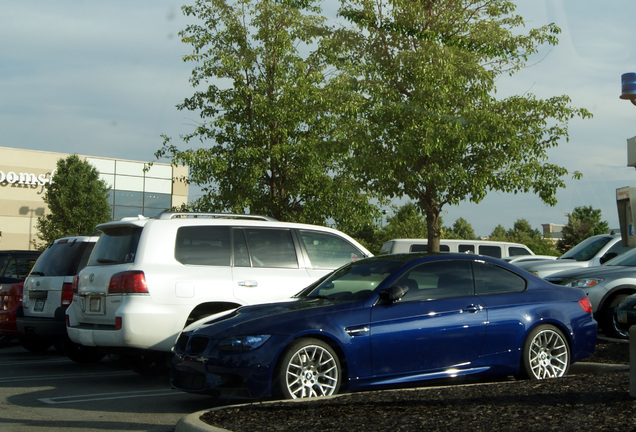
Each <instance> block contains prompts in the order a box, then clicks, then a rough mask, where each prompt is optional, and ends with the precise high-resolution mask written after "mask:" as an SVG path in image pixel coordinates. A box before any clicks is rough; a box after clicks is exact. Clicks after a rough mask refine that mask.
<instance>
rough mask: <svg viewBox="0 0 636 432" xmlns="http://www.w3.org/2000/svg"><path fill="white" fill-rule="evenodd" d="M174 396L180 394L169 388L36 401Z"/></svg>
mask: <svg viewBox="0 0 636 432" xmlns="http://www.w3.org/2000/svg"><path fill="white" fill-rule="evenodd" d="M176 394H181V392H179V391H177V390H174V389H170V388H164V389H160V390H143V391H134V392H117V393H97V394H88V395H75V396H59V397H52V398H43V399H38V400H39V401H40V402H42V403H45V404H49V405H57V404H68V403H83V402H92V401H101V400H112V399H127V398H133V397H139V396H143V397H149V396H174V395H176Z"/></svg>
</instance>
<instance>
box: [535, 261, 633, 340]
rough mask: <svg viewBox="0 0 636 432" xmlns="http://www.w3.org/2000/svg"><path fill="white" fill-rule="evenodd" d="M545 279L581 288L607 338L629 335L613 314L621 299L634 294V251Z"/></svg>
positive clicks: (554, 274)
mask: <svg viewBox="0 0 636 432" xmlns="http://www.w3.org/2000/svg"><path fill="white" fill-rule="evenodd" d="M545 280H547V281H548V282H551V283H554V284H557V285H564V286H570V287H576V288H581V289H583V291H584V292H585V294H586V295H587V296H588V298H589V299H590V303H591V304H592V310H593V311H594V318H595V319H596V321H597V322H598V324H599V327H600V329H601V330H602V331H603V333H605V335H607V336H610V337H616V338H623V339H625V338H627V336H628V334H627V332H626V331H625V330H624V328H622V327H621V326H619V325H618V323H617V322H616V316H615V313H614V312H615V309H616V307H617V306H618V304H619V303H620V302H621V300H623V299H624V298H625V297H627V296H629V295H631V294H636V249H632V250H630V251H629V252H627V253H625V254H622V255H619V256H617V257H616V258H614V259H612V260H609V261H608V262H606V263H605V264H603V265H601V266H598V267H589V268H579V269H572V270H566V271H563V272H557V273H553V274H551V275H550V276H547V277H546V278H545Z"/></svg>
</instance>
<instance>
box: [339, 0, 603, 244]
mask: <svg viewBox="0 0 636 432" xmlns="http://www.w3.org/2000/svg"><path fill="white" fill-rule="evenodd" d="M514 9H515V6H514V4H513V3H512V2H510V1H506V0H490V1H484V0H461V1H451V0H442V1H438V2H424V3H422V2H412V1H410V0H387V1H383V0H345V1H344V2H343V6H342V8H341V10H340V14H341V15H342V16H343V17H345V18H346V19H348V20H349V22H350V23H351V24H352V25H353V27H354V28H352V29H339V30H338V31H336V32H334V39H335V40H337V41H338V43H337V44H336V43H334V45H338V46H340V47H341V49H342V50H346V52H347V54H348V55H347V56H342V57H339V58H341V59H342V63H341V64H340V65H339V67H340V70H341V71H342V74H341V75H340V76H339V79H338V80H337V81H336V83H337V84H339V85H340V87H339V90H340V92H341V93H343V94H345V93H349V96H348V97H346V98H344V97H341V100H346V101H347V103H346V105H344V106H339V107H340V108H341V109H342V111H341V112H340V114H341V116H340V118H341V125H342V126H341V128H340V130H341V131H342V133H343V135H344V136H347V137H348V142H349V143H350V146H351V148H350V151H349V153H348V156H349V157H348V160H347V166H348V167H349V170H350V171H351V172H353V173H355V175H356V176H357V177H358V178H360V179H362V180H364V181H365V184H366V185H367V186H368V188H369V190H370V191H373V193H375V194H377V195H378V196H380V197H386V198H389V199H390V198H393V197H409V198H411V199H413V200H414V202H415V204H416V205H417V207H418V208H419V209H420V211H421V212H423V213H424V214H425V215H426V222H427V228H428V235H427V237H428V240H429V248H430V249H431V250H437V248H438V247H439V238H440V237H441V234H442V229H441V223H440V218H439V216H440V214H441V211H442V209H443V208H444V207H445V206H447V205H456V204H458V203H459V202H461V201H463V200H470V201H473V202H479V201H481V200H482V199H483V198H484V197H485V195H486V194H487V192H488V191H491V190H497V191H501V192H508V193H521V192H523V193H525V192H532V193H535V194H537V195H539V197H540V198H541V199H542V200H543V201H544V202H546V203H548V204H551V205H553V204H555V203H556V198H555V194H556V191H557V189H558V188H561V187H564V186H565V182H564V178H566V177H567V176H568V175H569V172H568V170H567V169H566V168H564V167H561V166H558V165H555V164H552V163H549V161H548V153H547V152H548V150H549V149H551V148H553V147H555V146H557V145H558V144H559V143H560V142H561V141H563V140H567V139H568V122H569V121H570V120H571V119H573V118H575V117H582V118H588V117H590V116H591V115H590V113H589V112H588V111H586V110H585V109H579V108H573V107H570V106H569V103H570V99H569V97H567V96H565V95H563V96H555V97H551V98H548V99H539V98H537V97H535V96H534V95H532V94H530V93H526V94H524V95H522V96H511V97H508V98H503V99H497V98H496V97H495V93H496V87H495V82H496V79H497V77H498V76H500V75H502V74H513V73H514V72H516V71H518V70H520V69H521V68H523V67H524V66H525V63H526V61H527V59H528V56H529V55H531V54H533V53H536V52H537V50H538V47H539V46H541V45H542V44H546V43H547V44H551V45H554V44H556V43H557V37H556V35H557V34H558V33H559V31H560V30H559V28H558V27H556V26H555V25H554V24H549V25H546V26H543V27H540V28H536V29H530V30H529V31H528V32H527V33H524V32H523V31H522V28H523V26H524V22H523V19H522V18H521V17H520V16H518V15H514V14H513V12H514ZM346 59H349V61H346ZM378 161H381V162H382V163H378ZM572 175H573V177H574V178H578V177H580V174H579V173H578V172H574V173H573V174H572Z"/></svg>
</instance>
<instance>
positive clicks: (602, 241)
mask: <svg viewBox="0 0 636 432" xmlns="http://www.w3.org/2000/svg"><path fill="white" fill-rule="evenodd" d="M610 240H612V237H611V236H603V237H590V238H587V239H585V240H583V241H582V242H581V243H579V244H577V245H576V246H574V247H573V248H572V249H570V250H569V251H567V252H566V253H564V254H563V255H561V256H560V257H559V259H572V260H575V261H589V260H591V259H592V258H594V256H595V255H596V254H597V253H598V251H600V250H601V249H602V248H603V246H605V245H606V244H607V243H608V242H609V241H610Z"/></svg>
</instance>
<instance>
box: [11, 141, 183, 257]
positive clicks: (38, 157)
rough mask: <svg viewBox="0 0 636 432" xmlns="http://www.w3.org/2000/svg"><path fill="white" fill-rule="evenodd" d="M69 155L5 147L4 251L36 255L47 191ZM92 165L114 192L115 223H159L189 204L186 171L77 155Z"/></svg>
mask: <svg viewBox="0 0 636 432" xmlns="http://www.w3.org/2000/svg"><path fill="white" fill-rule="evenodd" d="M68 156H70V154H64V153H53V152H45V151H37V150H24V149H14V148H8V147H0V233H2V235H1V236H0V250H9V249H23V250H29V249H33V248H34V246H33V241H34V240H37V238H38V233H37V228H36V222H37V218H38V217H40V216H43V215H45V214H46V213H47V212H48V208H47V206H46V204H45V203H44V201H43V199H42V198H43V196H44V193H45V188H46V185H47V184H48V183H49V182H50V181H51V178H52V177H53V176H54V175H55V169H56V167H57V162H58V160H60V159H65V158H67V157H68ZM78 157H79V158H80V160H83V161H87V162H89V163H90V164H92V165H93V166H94V167H95V168H96V169H97V171H98V172H99V174H100V178H101V179H102V180H104V181H105V182H106V184H107V185H108V187H109V188H110V191H109V195H108V200H109V204H110V207H111V219H112V220H119V219H121V218H122V217H127V216H137V215H143V216H147V217H154V216H156V215H157V214H159V213H160V212H162V211H164V210H167V209H170V208H171V207H179V206H180V205H181V204H184V203H186V202H187V200H188V185H187V184H185V183H184V182H181V181H178V180H177V179H180V178H185V177H187V175H188V168H187V167H185V166H179V167H173V166H171V165H169V164H161V163H153V164H152V166H150V168H148V165H149V164H148V163H146V162H138V161H130V160H121V159H110V158H102V157H95V156H82V155H78Z"/></svg>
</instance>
